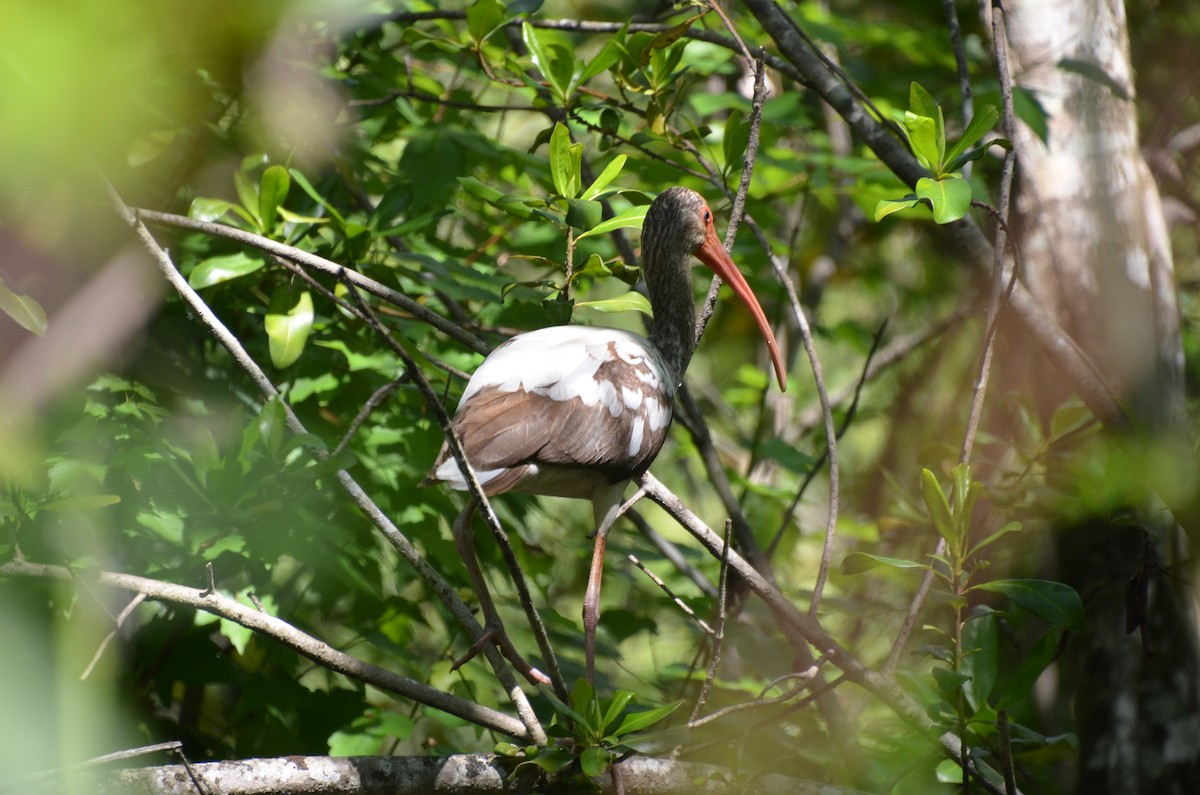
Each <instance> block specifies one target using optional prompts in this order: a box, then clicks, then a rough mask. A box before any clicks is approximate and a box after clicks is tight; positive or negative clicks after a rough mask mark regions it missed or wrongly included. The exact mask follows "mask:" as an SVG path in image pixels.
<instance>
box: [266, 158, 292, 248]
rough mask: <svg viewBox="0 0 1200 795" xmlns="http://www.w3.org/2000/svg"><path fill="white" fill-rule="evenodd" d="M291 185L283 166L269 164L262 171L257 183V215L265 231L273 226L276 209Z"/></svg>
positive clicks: (285, 196)
mask: <svg viewBox="0 0 1200 795" xmlns="http://www.w3.org/2000/svg"><path fill="white" fill-rule="evenodd" d="M291 186H292V180H291V178H290V177H289V176H288V172H287V169H286V168H284V167H283V166H271V167H270V168H268V169H267V170H266V171H264V172H263V175H262V179H261V180H260V181H259V185H258V217H259V218H261V219H262V225H263V229H264V230H266V231H267V232H270V231H271V230H272V229H274V228H275V218H276V215H277V213H276V210H278V209H279V205H281V204H283V200H284V199H286V198H287V195H288V189H289V188H291Z"/></svg>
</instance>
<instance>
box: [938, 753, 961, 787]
mask: <svg viewBox="0 0 1200 795" xmlns="http://www.w3.org/2000/svg"><path fill="white" fill-rule="evenodd" d="M937 780H938V781H939V782H940V783H942V784H961V783H963V769H962V765H961V764H959V762H958V760H956V759H943V760H942V761H940V762H938V764H937Z"/></svg>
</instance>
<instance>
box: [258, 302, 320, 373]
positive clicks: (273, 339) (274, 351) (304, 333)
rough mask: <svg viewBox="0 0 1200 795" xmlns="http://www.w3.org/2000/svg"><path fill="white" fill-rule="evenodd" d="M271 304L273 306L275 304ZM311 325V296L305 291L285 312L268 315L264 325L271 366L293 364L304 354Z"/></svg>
mask: <svg viewBox="0 0 1200 795" xmlns="http://www.w3.org/2000/svg"><path fill="white" fill-rule="evenodd" d="M281 294H284V295H285V294H286V293H281ZM271 303H272V304H273V305H274V304H275V303H276V302H275V301H272V302H271ZM312 324H313V302H312V295H311V294H309V292H308V291H307V290H306V291H304V292H302V293H300V297H299V299H298V300H297V301H296V303H295V304H294V305H293V306H291V307H289V308H287V310H286V311H285V312H282V313H268V314H267V316H266V319H265V325H266V330H267V337H268V339H269V342H270V345H269V347H270V351H271V362H272V364H274V365H275V366H276V367H278V368H280V369H283V368H284V367H288V366H290V365H292V364H294V363H295V362H296V360H297V359H299V358H300V354H302V353H303V352H304V343H305V342H307V341H308V334H309V332H310V331H312Z"/></svg>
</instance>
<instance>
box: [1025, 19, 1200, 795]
mask: <svg viewBox="0 0 1200 795" xmlns="http://www.w3.org/2000/svg"><path fill="white" fill-rule="evenodd" d="M1007 5H1008V10H1009V15H1008V26H1009V27H1008V33H1009V41H1010V57H1011V58H1012V64H1011V68H1012V72H1013V75H1014V78H1015V80H1016V82H1017V83H1018V84H1019V85H1021V86H1023V87H1025V88H1027V89H1030V90H1032V91H1033V92H1035V94H1036V95H1037V97H1038V99H1039V100H1040V102H1041V103H1042V105H1043V107H1044V108H1045V109H1046V111H1047V112H1048V113H1049V116H1050V120H1049V134H1048V136H1047V140H1046V141H1045V142H1043V141H1042V140H1041V139H1039V138H1038V137H1037V136H1036V135H1035V134H1034V133H1033V131H1032V130H1030V129H1029V128H1028V127H1026V126H1024V125H1020V130H1019V132H1018V134H1017V136H1016V142H1015V143H1016V147H1017V149H1016V151H1017V152H1018V163H1019V167H1020V176H1021V183H1020V194H1019V198H1018V204H1017V209H1018V215H1019V228H1020V248H1021V252H1022V257H1023V264H1024V268H1025V270H1024V273H1023V277H1024V278H1025V280H1026V282H1027V284H1029V286H1030V288H1031V291H1032V292H1033V293H1034V294H1035V295H1036V296H1037V297H1038V299H1039V300H1041V301H1042V303H1043V304H1044V305H1045V306H1046V307H1047V308H1048V309H1049V310H1050V311H1052V312H1053V314H1054V315H1055V316H1056V317H1057V318H1058V319H1059V322H1060V323H1061V324H1062V325H1063V326H1064V327H1065V328H1066V329H1068V331H1069V332H1070V333H1071V335H1072V336H1073V338H1074V339H1075V340H1076V342H1077V344H1078V345H1079V346H1080V348H1081V349H1082V350H1083V351H1084V352H1085V353H1086V354H1087V355H1088V356H1089V357H1090V358H1091V360H1092V361H1093V362H1094V363H1095V365H1096V367H1097V368H1098V369H1099V371H1100V373H1101V374H1102V375H1103V377H1104V378H1105V379H1106V380H1107V381H1108V382H1109V383H1110V384H1111V385H1112V386H1113V387H1114V388H1115V389H1116V390H1117V392H1118V393H1119V394H1120V395H1121V396H1122V397H1123V398H1124V400H1125V401H1127V405H1128V406H1129V408H1130V411H1131V413H1132V414H1133V419H1134V424H1135V426H1138V427H1140V428H1141V429H1142V430H1144V431H1150V432H1153V433H1157V434H1159V435H1160V437H1159V438H1164V439H1170V444H1178V442H1179V441H1180V440H1182V439H1184V438H1186V435H1187V426H1186V418H1185V415H1184V410H1183V351H1182V344H1181V339H1180V327H1179V315H1178V310H1177V307H1176V303H1175V288H1174V280H1173V272H1172V260H1171V249H1170V241H1169V238H1168V234H1167V225H1166V222H1165V219H1164V216H1163V211H1162V203H1161V200H1160V198H1159V194H1158V190H1157V187H1156V185H1155V184H1154V181H1153V179H1152V177H1151V175H1150V171H1149V169H1148V168H1147V166H1146V163H1145V161H1144V160H1143V158H1142V156H1141V153H1140V152H1139V149H1138V139H1137V116H1136V104H1135V99H1134V98H1135V91H1134V82H1133V69H1132V66H1131V63H1130V59H1129V44H1128V37H1127V34H1126V27H1125V9H1124V6H1123V5H1122V3H1120V2H1117V0H1014V2H1011V3H1009V4H1007ZM1085 65H1090V66H1085ZM1064 66H1065V67H1067V68H1064ZM1089 69H1095V70H1097V71H1095V72H1092V73H1090V74H1086V75H1085V74H1081V73H1080V71H1081V70H1083V71H1085V72H1086V71H1087V70H1089ZM1104 76H1107V77H1106V78H1105V77H1104ZM1048 380H1052V379H1042V383H1043V384H1045V383H1046V381H1048ZM1047 387H1048V388H1045V389H1044V393H1043V394H1042V395H1040V396H1039V398H1040V399H1042V400H1043V401H1050V402H1051V403H1053V402H1055V401H1057V400H1058V399H1060V398H1061V397H1062V396H1063V393H1058V394H1055V387H1054V385H1053V384H1048V385H1047ZM1172 435H1173V436H1174V438H1171V436H1172ZM1147 437H1148V438H1149V437H1150V434H1147ZM1128 507H1129V508H1130V509H1131V512H1132V513H1134V514H1137V515H1141V516H1143V517H1145V516H1147V515H1148V513H1149V512H1148V510H1147V506H1144V505H1141V506H1128ZM1140 524H1141V525H1142V529H1144V530H1145V533H1146V534H1147V536H1148V537H1149V539H1150V543H1149V544H1148V545H1147V546H1146V547H1143V543H1142V540H1143V535H1142V532H1141V531H1140V530H1139V529H1138V528H1132V527H1130V526H1129V524H1128V522H1127V521H1126V522H1123V523H1119V524H1118V523H1113V522H1112V521H1110V518H1109V517H1096V519H1094V520H1092V521H1088V522H1084V523H1082V524H1081V525H1077V526H1075V527H1074V528H1073V529H1064V530H1061V531H1060V533H1059V537H1058V539H1057V543H1058V553H1059V554H1058V560H1059V567H1060V569H1059V574H1058V577H1059V578H1060V579H1062V580H1064V581H1066V582H1068V583H1070V584H1071V585H1073V586H1074V587H1075V588H1076V590H1078V591H1079V592H1080V594H1081V595H1082V596H1083V598H1084V600H1085V604H1086V607H1087V610H1088V625H1087V628H1086V629H1085V630H1084V631H1083V632H1081V633H1078V634H1077V635H1075V636H1074V637H1072V638H1071V639H1070V641H1069V643H1068V645H1067V649H1066V653H1065V654H1064V655H1063V659H1062V661H1061V665H1060V674H1061V675H1060V682H1061V683H1062V687H1061V691H1062V692H1061V693H1060V694H1059V695H1060V699H1062V700H1063V701H1064V702H1065V703H1066V707H1067V708H1068V709H1069V710H1070V711H1071V712H1072V713H1073V715H1074V723H1075V726H1076V729H1077V731H1078V733H1079V736H1080V740H1081V748H1080V758H1079V767H1078V782H1077V784H1078V786H1077V790H1078V791H1081V792H1105V793H1138V792H1147V793H1149V792H1154V793H1192V792H1200V695H1198V693H1197V688H1198V683H1200V676H1198V671H1200V664H1198V653H1197V636H1196V621H1195V614H1194V610H1193V603H1192V596H1191V594H1190V592H1189V591H1190V589H1189V587H1188V586H1187V585H1185V584H1184V583H1183V581H1182V579H1178V578H1171V577H1168V576H1166V575H1165V574H1163V573H1162V571H1161V570H1159V569H1156V568H1155V567H1154V566H1153V565H1152V564H1148V563H1147V562H1146V561H1147V560H1148V558H1146V557H1145V555H1144V553H1143V550H1144V549H1148V550H1152V551H1153V554H1154V555H1155V557H1156V559H1157V560H1158V561H1164V557H1165V554H1166V553H1165V550H1166V549H1168V548H1170V546H1171V545H1170V544H1169V543H1168V542H1169V539H1170V537H1171V534H1172V532H1173V530H1174V525H1173V524H1172V523H1171V522H1170V521H1169V520H1163V519H1161V518H1155V519H1143V520H1142V521H1141V522H1140ZM1139 575H1145V576H1146V578H1147V581H1148V583H1149V595H1150V596H1149V612H1148V617H1147V620H1146V625H1145V626H1144V627H1143V628H1142V630H1141V631H1142V633H1144V639H1145V640H1146V641H1147V643H1148V645H1146V646H1144V645H1143V642H1142V641H1143V639H1141V638H1139V637H1138V634H1137V633H1136V632H1135V633H1134V634H1132V635H1127V634H1126V632H1125V628H1126V627H1125V621H1126V609H1127V603H1126V598H1127V589H1128V588H1129V584H1130V581H1131V580H1133V579H1135V578H1137V577H1138V576H1139Z"/></svg>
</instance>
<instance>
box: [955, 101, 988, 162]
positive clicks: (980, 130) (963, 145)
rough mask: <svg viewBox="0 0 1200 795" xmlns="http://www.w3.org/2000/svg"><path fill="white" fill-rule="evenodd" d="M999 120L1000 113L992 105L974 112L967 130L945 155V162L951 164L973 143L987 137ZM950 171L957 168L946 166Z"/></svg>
mask: <svg viewBox="0 0 1200 795" xmlns="http://www.w3.org/2000/svg"><path fill="white" fill-rule="evenodd" d="M999 119H1000V111H998V110H996V107H995V106H994V105H984V106H983V107H982V108H980V109H979V110H977V111H976V112H975V115H974V116H973V117H972V118H971V121H970V123H969V124H967V129H965V130H963V134H962V137H961V138H959V139H958V141H956V142H955V144H954V146H953V147H951V148H950V151H949V152H947V153H946V160H947V162H949V163H951V164H953V162H954V160H955V158H957V157H958V156H959V155H960V154H962V153H963V152H965V151H967V149H969V148H970V147H972V146H974V145H975V142H976V141H978V140H979V139H981V138H983V136H985V135H987V134H988V132H989V131H990V130H991V129H992V128H993V127H995V126H996V122H997V121H999ZM948 169H949V170H950V171H956V170H957V168H956V167H955V166H953V165H950V166H948Z"/></svg>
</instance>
